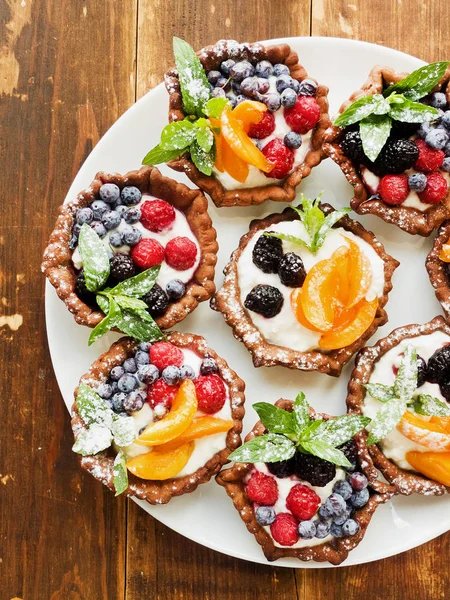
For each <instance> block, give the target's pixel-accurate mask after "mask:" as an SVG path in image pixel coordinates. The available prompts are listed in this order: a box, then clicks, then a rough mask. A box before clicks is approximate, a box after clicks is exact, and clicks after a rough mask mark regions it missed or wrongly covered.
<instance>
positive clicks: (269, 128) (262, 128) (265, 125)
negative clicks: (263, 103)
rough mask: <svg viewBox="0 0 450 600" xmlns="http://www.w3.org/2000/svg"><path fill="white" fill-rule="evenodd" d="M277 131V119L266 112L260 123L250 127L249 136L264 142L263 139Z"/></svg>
mask: <svg viewBox="0 0 450 600" xmlns="http://www.w3.org/2000/svg"><path fill="white" fill-rule="evenodd" d="M274 131H275V117H274V116H273V114H272V113H271V112H269V111H268V110H266V112H265V113H264V114H263V118H262V119H261V121H260V122H259V123H255V124H253V125H250V129H249V130H248V135H249V136H250V137H252V138H257V139H258V140H262V139H263V138H265V137H267V136H268V135H271V134H272V133H273V132H274Z"/></svg>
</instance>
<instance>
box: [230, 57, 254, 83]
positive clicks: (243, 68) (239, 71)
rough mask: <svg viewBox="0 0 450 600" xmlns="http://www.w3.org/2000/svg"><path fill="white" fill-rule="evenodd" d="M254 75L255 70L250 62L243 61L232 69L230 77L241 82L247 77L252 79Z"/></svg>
mask: <svg viewBox="0 0 450 600" xmlns="http://www.w3.org/2000/svg"><path fill="white" fill-rule="evenodd" d="M222 64H223V63H222ZM254 74H255V68H254V66H253V65H252V64H251V63H249V62H248V60H241V61H239V62H237V63H235V64H234V65H233V66H232V67H231V68H230V77H231V78H232V79H234V80H235V81H237V82H241V81H243V80H244V79H246V78H247V77H252V76H253V75H254Z"/></svg>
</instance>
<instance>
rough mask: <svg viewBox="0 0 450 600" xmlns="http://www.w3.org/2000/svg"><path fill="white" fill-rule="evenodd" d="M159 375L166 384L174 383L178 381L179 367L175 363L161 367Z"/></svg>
mask: <svg viewBox="0 0 450 600" xmlns="http://www.w3.org/2000/svg"><path fill="white" fill-rule="evenodd" d="M161 377H162V378H163V379H164V381H165V382H166V383H167V384H168V385H176V384H177V383H178V382H179V381H180V369H179V368H178V367H176V366H175V365H169V366H168V367H166V368H165V369H163V371H162V373H161Z"/></svg>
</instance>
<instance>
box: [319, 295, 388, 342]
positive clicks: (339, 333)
mask: <svg viewBox="0 0 450 600" xmlns="http://www.w3.org/2000/svg"><path fill="white" fill-rule="evenodd" d="M377 308H378V298H374V299H373V300H372V301H371V302H369V301H368V300H365V299H363V300H361V302H360V303H359V304H358V310H357V313H356V317H355V318H354V319H353V321H351V322H350V323H344V325H343V326H342V327H340V328H337V329H334V330H333V331H330V332H327V333H325V334H324V335H322V337H321V338H320V340H319V347H320V348H321V349H322V350H337V349H338V348H344V347H345V346H349V345H350V344H353V342H355V341H356V340H357V339H358V338H360V337H361V336H362V334H363V333H364V332H365V331H366V330H367V329H368V327H369V326H370V324H371V323H372V321H373V320H374V318H375V314H376V312H377Z"/></svg>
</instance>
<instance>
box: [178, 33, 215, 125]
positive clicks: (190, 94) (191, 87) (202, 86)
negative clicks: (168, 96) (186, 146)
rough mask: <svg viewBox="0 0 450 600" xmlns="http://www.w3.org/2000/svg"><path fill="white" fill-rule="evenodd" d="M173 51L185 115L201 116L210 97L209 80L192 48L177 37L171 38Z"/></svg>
mask: <svg viewBox="0 0 450 600" xmlns="http://www.w3.org/2000/svg"><path fill="white" fill-rule="evenodd" d="M173 53H174V56H175V63H176V65H177V70H178V78H179V81H180V87H181V96H182V98H183V108H184V112H185V113H186V114H187V115H197V117H201V116H202V109H203V106H204V105H205V104H206V102H208V100H209V99H210V97H211V93H210V87H209V82H208V79H207V77H206V73H205V70H204V69H203V67H202V63H201V62H200V60H199V58H198V56H197V55H196V53H195V51H194V50H193V48H191V46H189V44H188V43H187V42H185V41H184V40H181V39H180V38H177V37H174V38H173Z"/></svg>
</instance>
